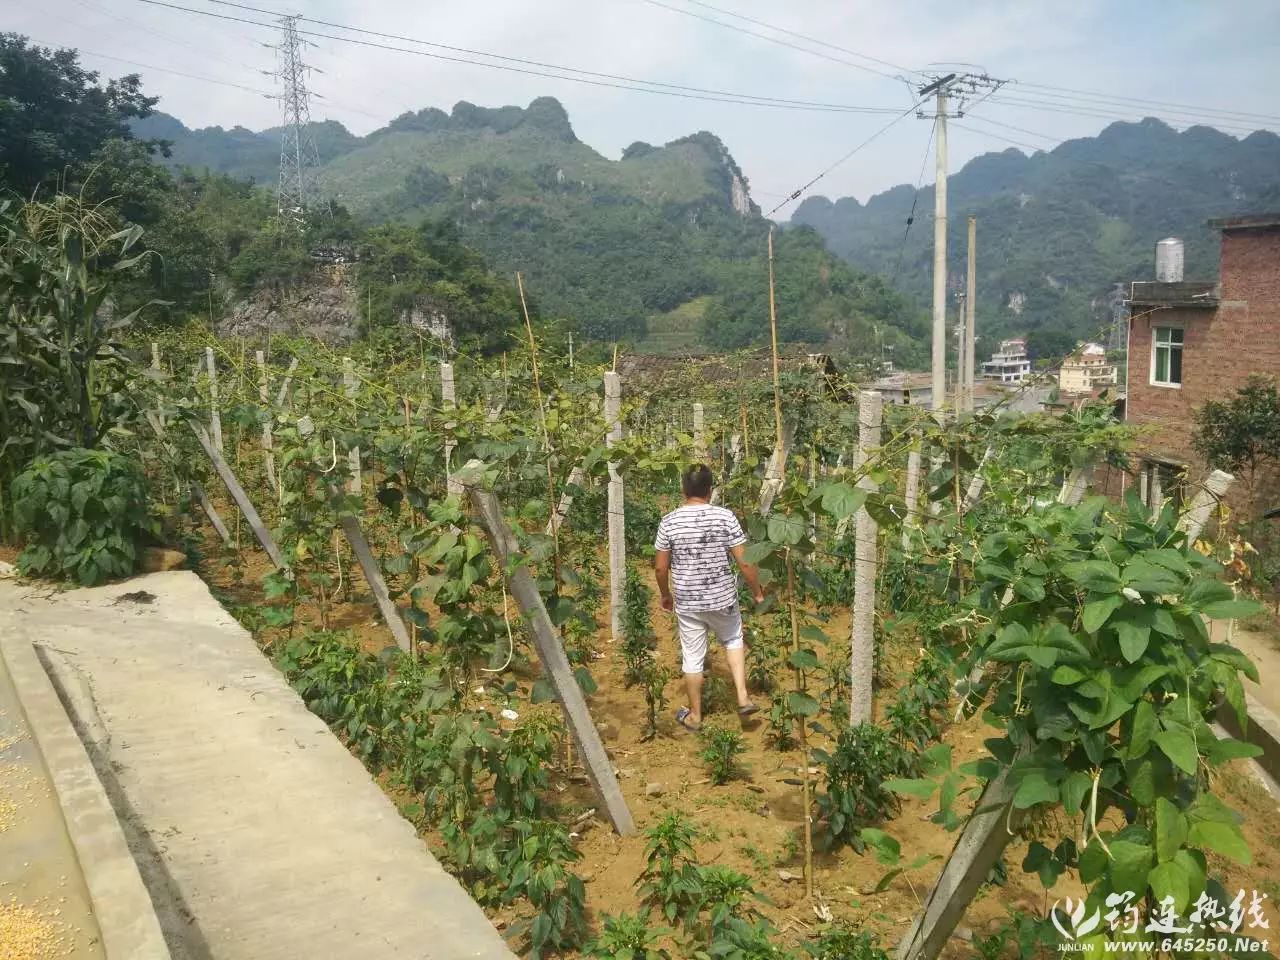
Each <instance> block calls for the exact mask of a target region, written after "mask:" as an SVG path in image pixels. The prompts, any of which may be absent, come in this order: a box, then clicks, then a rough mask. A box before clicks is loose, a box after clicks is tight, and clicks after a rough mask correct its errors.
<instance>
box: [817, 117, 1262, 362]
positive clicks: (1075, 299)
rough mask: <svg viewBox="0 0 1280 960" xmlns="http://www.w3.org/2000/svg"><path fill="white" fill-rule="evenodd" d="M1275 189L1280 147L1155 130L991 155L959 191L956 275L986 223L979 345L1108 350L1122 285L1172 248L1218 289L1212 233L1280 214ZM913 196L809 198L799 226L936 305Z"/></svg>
mask: <svg viewBox="0 0 1280 960" xmlns="http://www.w3.org/2000/svg"><path fill="white" fill-rule="evenodd" d="M1277 185H1280V137H1277V136H1276V135H1275V134H1272V133H1268V132H1264V131H1259V132H1257V133H1253V134H1251V135H1250V136H1248V137H1245V138H1244V139H1241V140H1237V139H1236V138H1234V137H1231V136H1228V135H1227V134H1224V133H1220V132H1218V131H1217V130H1212V129H1210V128H1208V127H1192V128H1190V129H1188V130H1185V131H1183V132H1182V133H1178V132H1177V131H1175V130H1173V129H1172V128H1170V127H1168V126H1167V125H1165V124H1164V123H1162V122H1160V121H1159V120H1154V119H1150V118H1148V119H1146V120H1144V121H1142V122H1140V123H1115V124H1112V125H1111V126H1109V127H1107V128H1106V129H1105V130H1104V131H1102V133H1101V134H1099V135H1098V136H1097V137H1088V138H1084V139H1079V140H1071V141H1068V142H1066V143H1063V144H1061V145H1060V146H1058V147H1056V148H1055V149H1053V150H1051V151H1048V152H1039V153H1036V154H1034V155H1033V156H1030V157H1028V156H1025V155H1024V154H1022V153H1019V152H1018V151H1017V150H1014V149H1009V150H1006V151H1004V152H1003V153H992V154H986V155H984V156H981V157H977V158H975V159H974V160H971V161H970V162H969V163H967V164H965V166H964V167H963V169H961V170H960V171H959V172H958V173H956V174H955V175H953V176H952V177H951V179H950V180H949V181H948V195H949V202H950V212H949V219H950V224H949V234H948V240H949V243H948V254H949V256H948V271H949V272H950V273H951V275H952V277H953V279H955V278H959V277H962V276H963V271H964V269H965V257H966V252H965V243H966V241H965V233H966V229H967V228H966V218H967V217H969V216H971V215H972V216H976V217H977V218H978V323H977V326H978V332H979V334H980V335H982V336H989V337H990V338H992V339H994V338H997V337H999V336H1000V335H1002V334H1012V333H1020V334H1029V335H1030V337H1031V346H1032V348H1033V352H1036V351H1037V350H1038V352H1039V353H1041V354H1044V355H1052V354H1056V353H1058V352H1060V351H1061V350H1062V349H1063V344H1064V343H1066V344H1067V348H1069V347H1070V346H1071V345H1072V342H1073V341H1074V340H1075V339H1076V338H1085V337H1088V338H1091V339H1096V338H1098V336H1099V331H1100V329H1101V328H1102V327H1103V326H1104V325H1105V324H1106V321H1107V319H1108V317H1109V316H1110V306H1111V302H1112V296H1113V293H1114V290H1115V285H1116V284H1118V283H1127V282H1128V281H1130V280H1138V279H1150V278H1152V277H1153V276H1154V254H1153V250H1154V245H1155V242H1156V241H1157V240H1160V239H1162V238H1163V237H1168V236H1177V237H1181V238H1182V239H1183V240H1184V241H1185V242H1186V276H1187V278H1188V279H1194V278H1213V277H1214V276H1216V274H1217V266H1218V258H1217V246H1216V235H1215V234H1214V233H1213V231H1211V230H1210V229H1209V228H1208V226H1207V225H1206V222H1205V221H1206V220H1208V219H1209V218H1210V217H1215V216H1224V215H1229V214H1232V213H1236V212H1242V211H1249V210H1258V209H1260V208H1261V207H1263V206H1266V205H1267V204H1271V205H1272V206H1275V205H1280V204H1277V200H1276V190H1277ZM913 193H914V190H913V188H912V187H910V186H908V185H901V186H897V187H894V188H893V189H891V190H888V191H886V192H884V193H881V194H877V195H876V196H873V197H872V198H871V199H870V200H868V201H867V203H866V204H865V205H864V204H861V203H859V202H858V201H857V200H856V199H854V198H852V197H844V198H841V199H839V200H836V201H835V202H834V203H833V202H832V201H831V200H829V199H827V198H826V197H810V198H809V199H807V200H805V201H804V202H803V203H802V204H800V206H799V207H798V208H797V209H796V212H795V214H794V216H793V217H792V223H794V224H802V225H806V226H809V227H812V228H813V229H815V230H817V231H818V232H819V233H821V234H822V236H823V237H824V238H825V239H826V241H827V243H828V244H829V245H830V247H831V249H832V250H833V251H834V252H836V253H837V254H839V255H840V256H841V257H843V258H844V259H845V260H847V261H848V262H849V263H850V264H852V265H853V266H855V267H856V268H858V269H861V270H869V271H877V272H880V273H882V274H885V275H886V276H891V277H892V276H893V274H894V271H895V269H896V268H897V267H898V264H899V262H900V263H901V267H900V272H899V273H898V275H897V278H896V286H897V287H898V288H899V289H901V290H903V291H905V292H906V293H907V294H908V295H910V296H911V297H912V298H913V299H915V301H916V302H917V303H920V304H928V302H929V299H930V296H931V289H932V287H931V282H932V281H931V275H932V264H933V261H932V255H933V254H932V251H933V188H932V186H930V187H927V188H925V189H923V190H921V191H920V196H919V198H918V202H917V205H916V222H915V224H914V226H913V227H912V228H911V232H910V236H909V239H908V241H907V244H906V246H905V249H904V248H903V246H902V237H903V231H904V225H905V222H906V218H907V216H908V214H909V213H910V211H911V201H912V196H913ZM979 352H982V351H981V349H980V351H979Z"/></svg>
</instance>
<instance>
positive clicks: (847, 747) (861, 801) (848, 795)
mask: <svg viewBox="0 0 1280 960" xmlns="http://www.w3.org/2000/svg"><path fill="white" fill-rule="evenodd" d="M903 752H904V751H903V749H902V747H901V746H900V745H899V744H898V743H897V742H896V741H895V740H893V738H892V737H891V736H890V735H889V734H888V733H887V732H886V731H885V730H882V729H881V728H880V727H877V726H876V725H875V724H872V723H860V724H858V725H857V726H856V727H846V728H845V729H843V730H841V731H840V735H839V737H838V738H837V739H836V743H835V746H834V748H833V749H832V751H831V752H830V753H828V752H827V751H825V750H815V751H814V756H816V757H817V758H818V759H819V760H820V761H821V762H822V763H823V765H825V766H826V768H827V771H826V772H827V791H826V793H823V794H820V795H819V796H818V809H819V810H820V811H821V813H822V818H823V819H824V820H825V821H826V835H825V837H824V838H823V839H824V843H825V845H826V846H828V847H833V846H837V845H839V844H842V843H847V844H848V845H849V846H851V847H853V848H854V849H855V850H858V851H859V852H861V851H862V849H863V848H864V846H865V844H864V843H863V841H862V838H861V837H859V836H858V828H859V827H863V826H866V825H867V824H871V823H879V822H881V821H883V820H886V819H888V818H889V817H891V816H892V815H893V814H894V813H896V812H897V809H898V800H897V797H896V796H895V795H894V794H893V793H891V792H890V791H889V790H888V789H886V787H885V781H887V780H892V779H893V778H894V777H896V776H898V772H899V771H900V770H901V769H902V763H903V759H902V754H903Z"/></svg>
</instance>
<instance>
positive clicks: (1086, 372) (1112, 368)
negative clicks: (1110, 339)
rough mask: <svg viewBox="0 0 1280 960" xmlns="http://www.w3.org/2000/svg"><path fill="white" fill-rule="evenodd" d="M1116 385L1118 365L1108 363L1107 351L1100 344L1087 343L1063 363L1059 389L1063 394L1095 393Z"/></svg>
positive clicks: (1059, 374)
mask: <svg viewBox="0 0 1280 960" xmlns="http://www.w3.org/2000/svg"><path fill="white" fill-rule="evenodd" d="M1115 383H1116V365H1115V364H1114V363H1107V351H1106V350H1105V349H1104V348H1103V346H1102V344H1100V343H1086V344H1085V345H1084V346H1083V347H1081V348H1080V349H1079V350H1077V351H1076V352H1075V353H1073V354H1072V355H1071V356H1069V357H1067V359H1066V360H1064V361H1062V369H1061V370H1060V371H1058V387H1059V389H1060V390H1061V391H1062V393H1063V394H1070V395H1072V396H1075V395H1077V394H1086V393H1093V391H1094V390H1096V389H1098V388H1099V387H1110V386H1114V385H1115Z"/></svg>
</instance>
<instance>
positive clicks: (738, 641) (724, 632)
mask: <svg viewBox="0 0 1280 960" xmlns="http://www.w3.org/2000/svg"><path fill="white" fill-rule="evenodd" d="M715 630H716V639H718V640H719V641H720V642H721V643H722V644H723V645H724V656H725V659H726V660H727V661H729V673H730V674H731V675H732V676H733V687H734V690H735V692H736V693H737V694H738V706H739V707H746V706H750V705H751V696H750V694H748V693H747V645H746V642H745V641H744V640H743V636H742V611H741V610H739V609H738V607H737V606H736V605H735V606H733V607H732V608H730V609H728V610H718V611H716V614H715Z"/></svg>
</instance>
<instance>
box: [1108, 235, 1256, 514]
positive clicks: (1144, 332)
mask: <svg viewBox="0 0 1280 960" xmlns="http://www.w3.org/2000/svg"><path fill="white" fill-rule="evenodd" d="M1209 225H1210V226H1212V227H1216V228H1217V229H1218V230H1220V231H1221V232H1222V248H1221V251H1222V253H1221V256H1222V259H1221V267H1220V271H1219V277H1220V282H1219V283H1213V282H1208V281H1205V282H1196V281H1184V280H1183V279H1182V276H1181V272H1180V270H1178V271H1175V272H1174V273H1173V274H1172V277H1173V279H1165V280H1161V281H1154V282H1148V281H1141V282H1135V283H1134V284H1133V285H1132V287H1131V290H1130V294H1129V300H1128V305H1129V348H1128V361H1127V363H1128V369H1127V373H1128V386H1127V391H1128V393H1127V398H1126V401H1125V420H1126V422H1128V423H1131V424H1134V425H1136V426H1142V427H1145V428H1147V431H1146V433H1145V434H1144V436H1143V440H1142V443H1143V446H1142V449H1141V450H1140V452H1139V453H1138V455H1137V457H1136V458H1135V463H1134V467H1135V468H1136V469H1135V473H1136V474H1137V482H1138V485H1139V490H1140V492H1141V494H1142V496H1143V499H1144V500H1145V501H1146V502H1147V503H1150V504H1152V505H1153V506H1156V505H1159V504H1160V503H1161V502H1162V501H1163V500H1164V499H1165V498H1167V497H1175V498H1177V497H1180V496H1181V489H1180V483H1179V480H1180V478H1182V477H1184V476H1185V477H1186V478H1187V479H1188V480H1190V481H1191V482H1198V481H1199V480H1200V479H1201V478H1202V477H1203V476H1204V474H1205V473H1206V472H1207V470H1208V465H1207V464H1205V463H1202V462H1201V461H1200V460H1199V458H1198V457H1197V455H1196V453H1195V451H1194V449H1193V448H1192V446H1191V437H1192V432H1193V429H1194V426H1195V417H1194V414H1195V411H1196V410H1197V409H1198V408H1199V407H1200V406H1201V405H1203V404H1204V402H1205V401H1206V400H1221V399H1225V398H1227V397H1229V396H1230V395H1231V394H1233V393H1235V392H1236V391H1237V390H1238V389H1239V388H1240V387H1241V386H1243V385H1244V383H1245V381H1246V380H1247V379H1248V378H1249V376H1250V375H1252V374H1260V375H1262V376H1269V377H1280V337H1278V336H1277V331H1278V330H1280V213H1276V214H1265V215H1254V216H1242V217H1230V218H1227V219H1224V220H1210V221H1209ZM1162 243H1166V244H1167V243H1168V241H1162ZM1160 252H1162V251H1158V255H1159V253H1160ZM1177 259H1178V263H1179V264H1180V260H1181V258H1180V257H1179V258H1177ZM1157 275H1161V273H1160V272H1158V273H1157ZM1163 275H1164V276H1165V277H1166V278H1168V277H1169V276H1170V274H1169V272H1168V271H1167V270H1166V271H1164V273H1163ZM1261 479H1263V483H1262V485H1261V486H1260V488H1259V492H1262V491H1267V492H1272V491H1276V489H1277V486H1280V484H1277V483H1276V481H1277V480H1278V479H1280V478H1269V480H1268V478H1261ZM1124 485H1125V480H1124V479H1121V481H1120V486H1121V487H1123V486H1124ZM1111 492H1119V491H1116V490H1114V489H1112V491H1111ZM1235 492H1236V495H1237V496H1236V497H1232V498H1231V499H1237V497H1238V496H1239V493H1240V491H1239V490H1237V491H1235Z"/></svg>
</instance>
